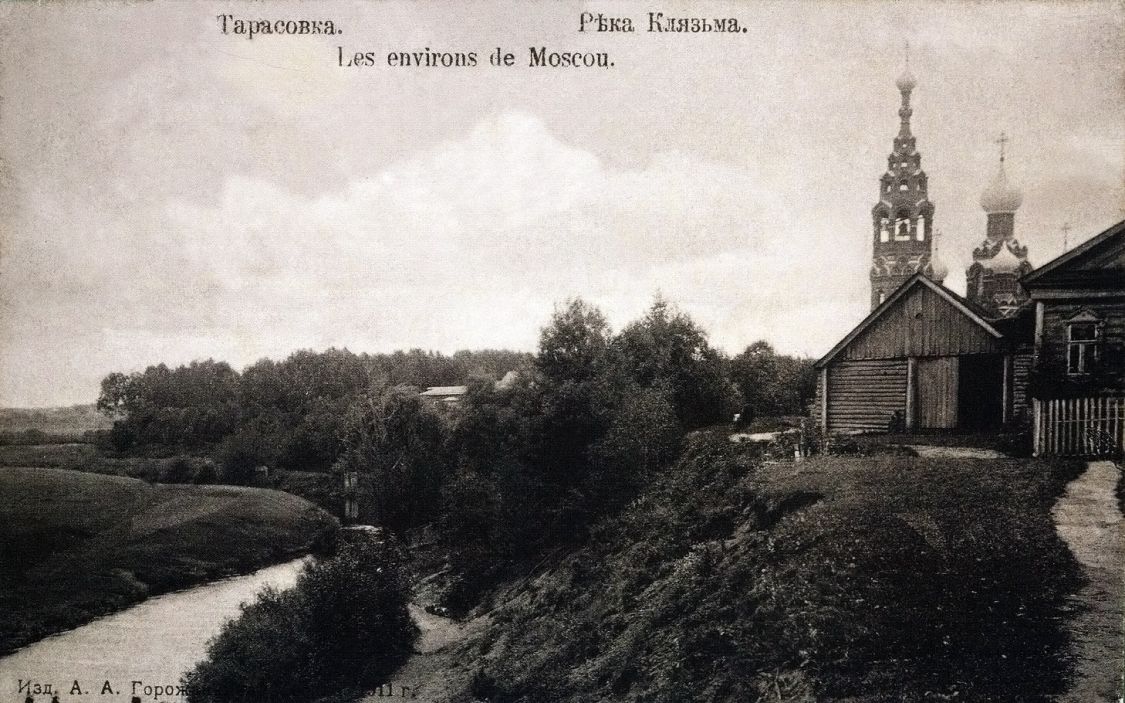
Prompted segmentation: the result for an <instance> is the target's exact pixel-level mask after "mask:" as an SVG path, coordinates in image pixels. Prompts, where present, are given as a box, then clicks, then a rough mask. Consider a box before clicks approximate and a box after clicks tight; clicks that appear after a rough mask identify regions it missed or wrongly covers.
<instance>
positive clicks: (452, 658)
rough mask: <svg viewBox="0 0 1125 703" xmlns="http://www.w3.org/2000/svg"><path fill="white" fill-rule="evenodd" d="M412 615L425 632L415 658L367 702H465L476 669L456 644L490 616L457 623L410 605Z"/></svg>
mask: <svg viewBox="0 0 1125 703" xmlns="http://www.w3.org/2000/svg"><path fill="white" fill-rule="evenodd" d="M410 615H411V616H412V617H413V618H414V622H416V623H417V624H418V628H419V629H420V630H421V631H422V634H421V636H420V637H419V638H418V643H417V644H416V645H415V650H416V651H415V654H414V656H412V657H410V659H408V660H407V661H406V663H405V664H403V665H402V667H401V668H400V669H399V670H398V671H396V672H395V675H394V677H392V679H391V680H390V681H389V682H388V683H385V684H383V686H382V688H381V689H376V690H375V691H373V692H371V693H369V694H368V695H367V697H366V698H364V699H363V703H383V702H384V701H387V700H388V699H390V700H395V699H400V698H401V699H404V700H414V701H422V702H424V703H452V702H453V701H459V700H464V699H465V696H466V691H467V690H468V688H469V683H470V681H471V679H472V675H473V671H474V670H473V669H472V668H471V667H470V665H469V663H468V662H466V661H465V659H464V657H462V656H459V654H460V653H459V652H458V651H457V648H456V647H453V646H452V645H455V644H458V643H460V642H461V641H462V640H464V639H465V638H466V637H468V636H469V635H470V634H472V633H474V632H476V631H477V630H479V629H480V628H482V627H483V626H484V624H485V621H486V620H487V617H481V618H476V619H473V620H467V621H465V622H457V621H456V620H452V619H450V618H443V617H441V616H439V615H433V614H432V613H428V612H426V611H425V609H423V608H422V607H421V606H419V605H418V604H416V603H411V604H410Z"/></svg>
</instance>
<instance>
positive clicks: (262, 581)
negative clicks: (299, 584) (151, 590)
mask: <svg viewBox="0 0 1125 703" xmlns="http://www.w3.org/2000/svg"><path fill="white" fill-rule="evenodd" d="M304 561H305V560H304V559H296V560H294V561H290V562H287V563H285V564H279V565H277V566H271V567H268V568H265V569H262V570H260V571H256V572H254V573H252V574H248V575H246V576H237V577H234V578H229V579H224V580H222V581H215V582H212V583H208V584H204V585H202V586H196V587H195V588H191V589H188V590H185V591H177V592H175V593H169V594H166V595H163V596H157V597H155V598H150V599H149V600H146V601H144V602H143V603H140V604H138V605H135V606H133V607H132V608H129V609H127V610H123V611H121V612H119V613H115V614H113V615H109V616H107V617H104V618H101V619H99V620H95V621H94V622H91V623H89V624H88V625H83V626H82V627H79V628H77V629H74V630H70V631H68V632H63V633H60V634H57V635H52V636H51V637H48V638H46V639H44V640H40V641H39V642H36V643H35V644H31V645H28V646H27V647H24V648H23V649H20V650H18V651H16V652H15V653H13V654H11V655H9V656H6V657H3V658H0V703H7V701H12V702H13V703H23V701H24V697H25V696H26V695H27V690H26V689H24V690H23V691H22V692H21V691H20V690H19V689H20V680H21V679H22V680H23V682H25V683H26V682H27V681H29V680H30V681H34V682H35V683H37V684H40V685H41V686H42V685H45V684H51V688H52V690H53V691H56V692H57V693H58V694H59V700H60V701H65V703H87V702H89V703H93V702H94V701H97V702H98V703H118V701H124V702H126V703H128V701H130V700H131V698H132V696H133V695H138V696H140V697H141V700H142V701H145V703H148V702H149V701H161V700H166V701H182V700H183V698H182V697H181V696H176V695H170V696H169V695H162V696H159V697H156V696H155V695H154V694H155V693H156V689H155V687H156V686H167V687H170V688H174V687H175V686H176V685H177V684H178V683H179V680H180V675H181V674H183V673H184V672H185V671H187V670H189V669H191V667H192V666H193V665H194V664H195V663H196V662H198V661H199V660H200V659H202V658H203V656H204V654H205V651H206V645H207V641H208V640H209V639H210V638H211V637H213V636H214V635H215V634H216V633H218V631H219V628H220V627H221V626H222V624H223V623H224V622H225V621H227V620H229V619H230V618H232V617H234V616H235V615H237V614H238V606H239V604H240V603H242V602H246V601H250V600H253V598H254V595H255V594H256V593H257V592H258V591H259V590H260V589H261V588H262V587H263V586H265V585H267V584H269V585H272V586H275V587H278V588H288V587H290V586H292V585H293V583H294V582H295V581H296V580H297V574H298V573H300V570H301V566H302V564H303V563H304ZM75 681H77V682H78V688H80V689H81V690H82V693H81V694H78V693H75V694H73V695H70V692H71V691H72V690H74V682H75ZM107 681H108V682H109V688H110V689H112V691H113V694H112V695H111V694H109V693H108V692H107V693H104V694H103V693H102V691H103V690H104V689H105V684H106V682H107ZM135 682H140V683H135ZM146 687H149V688H148V689H147V690H146ZM146 693H147V695H146ZM35 700H36V703H48V702H49V701H50V700H51V696H50V695H38V696H36V697H35Z"/></svg>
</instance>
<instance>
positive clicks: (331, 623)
mask: <svg viewBox="0 0 1125 703" xmlns="http://www.w3.org/2000/svg"><path fill="white" fill-rule="evenodd" d="M403 561H404V559H403V554H402V552H401V550H400V549H399V548H398V547H397V546H396V545H395V543H394V542H393V541H389V540H376V539H374V538H360V539H357V540H355V541H352V542H350V543H347V544H343V545H342V546H341V547H340V549H339V551H338V552H336V553H335V554H334V555H333V556H332V557H330V558H325V559H321V560H319V561H314V562H310V563H308V564H306V566H305V569H304V571H303V572H302V573H301V575H300V576H299V577H298V578H297V584H296V585H295V586H294V587H293V588H291V589H288V590H285V591H276V590H273V589H266V590H264V591H263V592H262V593H260V594H259V595H258V597H257V599H256V600H255V601H254V602H253V603H250V604H245V605H243V606H242V614H241V616H240V617H239V618H238V619H236V620H233V621H230V622H228V623H227V624H226V625H225V626H224V627H223V629H222V632H220V633H219V635H218V636H217V637H216V638H215V639H214V640H213V641H212V642H211V643H210V645H209V646H208V648H207V660H206V661H204V662H202V663H200V664H199V665H198V666H196V668H195V669H193V670H192V671H191V672H189V673H188V674H187V675H186V676H185V677H184V684H185V687H186V689H187V695H188V697H189V699H190V700H192V701H194V702H196V703H228V702H229V701H260V702H261V703H289V702H293V703H297V702H300V703H305V702H307V701H312V700H317V699H320V698H322V697H324V696H325V694H326V693H330V692H344V691H351V692H353V693H362V692H363V691H365V690H367V689H368V688H370V687H374V686H376V685H378V684H380V683H382V682H383V681H384V680H385V679H386V677H387V676H388V675H389V674H391V673H392V672H393V671H394V670H395V669H396V668H397V667H398V666H399V665H400V664H401V663H402V662H403V661H404V660H405V659H406V657H407V656H408V655H409V654H410V652H411V651H412V649H413V647H412V645H413V643H414V639H415V638H416V637H417V635H418V630H417V627H415V625H414V623H413V622H412V621H411V619H410V613H409V611H408V610H407V602H408V595H409V584H408V583H407V581H406V578H405V576H404V573H405V572H404V570H403Z"/></svg>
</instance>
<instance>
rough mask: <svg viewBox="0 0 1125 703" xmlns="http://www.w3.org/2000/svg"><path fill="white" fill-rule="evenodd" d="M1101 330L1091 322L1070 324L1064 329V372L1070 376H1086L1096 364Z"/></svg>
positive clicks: (1095, 323) (1096, 324) (1083, 321)
mask: <svg viewBox="0 0 1125 703" xmlns="http://www.w3.org/2000/svg"><path fill="white" fill-rule="evenodd" d="M1100 332H1101V330H1100V329H1098V323H1097V322H1094V321H1092V320H1082V321H1075V322H1071V323H1070V324H1069V325H1067V327H1066V336H1067V345H1066V372H1067V373H1068V374H1072V375H1078V374H1087V373H1090V372H1091V371H1093V370H1094V367H1095V366H1096V365H1097V363H1098V346H1099V342H1100V341H1101V339H1100V336H1101V335H1100Z"/></svg>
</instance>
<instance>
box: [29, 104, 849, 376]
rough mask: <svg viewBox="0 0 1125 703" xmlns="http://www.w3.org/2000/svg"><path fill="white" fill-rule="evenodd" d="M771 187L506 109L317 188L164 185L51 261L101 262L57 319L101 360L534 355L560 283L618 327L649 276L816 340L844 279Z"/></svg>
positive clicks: (240, 182) (776, 334)
mask: <svg viewBox="0 0 1125 703" xmlns="http://www.w3.org/2000/svg"><path fill="white" fill-rule="evenodd" d="M769 192H770V185H769V184H768V183H764V182H762V181H761V176H759V175H757V174H754V173H752V172H750V171H749V170H747V169H740V168H736V167H733V166H730V165H728V164H721V163H717V162H708V161H704V160H700V159H696V158H693V157H690V156H688V155H685V154H681V153H674V152H669V153H660V154H657V155H656V156H654V157H653V158H652V160H651V161H650V163H649V164H647V165H646V166H645V167H644V168H641V169H621V168H614V167H611V166H608V165H606V164H605V163H603V162H601V161H600V160H599V159H598V158H597V157H595V156H594V155H593V154H591V153H590V152H588V151H585V150H583V149H581V148H578V147H576V146H573V145H570V144H566V143H564V142H562V141H561V140H559V139H558V138H557V137H556V136H555V135H553V134H552V133H551V132H550V131H549V130H548V129H547V127H546V126H545V125H544V123H543V122H542V121H541V120H539V119H538V118H536V117H535V116H534V115H531V114H529V113H526V112H518V111H507V112H503V113H500V114H497V115H494V116H492V117H490V118H488V119H486V120H484V121H482V122H481V123H480V124H478V125H476V126H475V127H473V128H472V129H471V130H469V131H468V133H467V134H465V135H464V137H463V138H462V139H460V140H455V141H449V142H446V143H442V144H439V145H438V146H436V147H433V148H431V149H428V150H426V151H424V152H423V153H421V154H419V155H418V156H416V157H414V158H411V159H408V160H406V161H403V162H400V163H398V164H394V165H392V166H389V167H388V168H386V169H385V170H382V171H380V172H377V173H373V174H370V175H369V176H367V177H361V178H357V179H356V180H354V181H352V182H351V183H349V184H347V185H346V186H345V187H343V188H342V189H339V190H337V191H333V192H328V193H324V194H322V195H318V196H309V195H305V194H301V193H296V192H293V191H291V190H289V189H287V188H286V187H284V186H282V185H279V184H277V183H274V182H271V181H269V180H265V179H262V178H258V177H248V176H235V177H231V178H229V179H227V180H226V182H225V184H224V186H223V188H222V191H221V193H220V195H219V197H218V198H217V199H216V200H215V201H214V202H212V203H204V204H200V203H198V202H196V201H189V200H186V199H173V200H172V201H170V202H169V203H167V204H166V205H165V206H164V207H163V208H162V210H161V211H159V212H157V213H156V214H152V215H150V218H149V220H148V221H147V222H144V223H143V224H142V226H140V227H138V226H137V225H138V222H137V221H136V220H134V221H133V223H132V224H133V228H132V230H131V233H130V235H129V237H128V241H129V243H130V247H128V248H123V249H117V250H116V251H114V252H112V254H111V252H110V251H109V249H110V248H111V246H112V245H111V244H110V242H112V241H113V237H110V236H106V237H99V236H98V235H97V234H96V232H97V231H106V230H108V231H113V230H115V228H117V227H120V228H126V227H127V225H126V224H125V223H124V222H116V221H115V220H114V218H113V217H109V218H108V219H107V220H106V221H105V222H104V226H103V228H99V229H98V230H95V234H94V235H93V236H92V237H90V238H88V239H87V240H85V242H84V243H81V244H79V245H78V246H77V247H75V248H73V249H71V250H70V251H69V256H70V258H69V259H68V258H66V254H64V259H63V260H60V261H58V262H56V263H57V264H58V265H60V266H62V267H63V268H68V267H70V268H72V269H73V270H75V271H76V272H77V271H79V270H80V269H82V268H83V267H84V266H86V265H87V263H85V262H90V261H97V262H99V265H100V266H101V267H103V270H102V271H100V272H99V275H97V276H90V275H88V274H89V272H87V275H77V276H76V277H75V280H76V281H79V282H81V283H80V284H81V285H90V286H91V289H90V290H89V291H88V293H89V294H90V295H95V296H98V298H99V299H100V300H101V301H102V304H101V305H99V306H97V307H95V308H92V309H91V308H88V307H81V308H78V307H74V308H67V307H66V306H65V305H62V306H60V307H59V308H56V309H53V310H51V311H50V316H49V320H50V323H49V324H51V325H60V324H68V325H70V326H71V327H72V329H71V330H70V331H69V334H70V336H71V337H78V340H77V343H81V344H90V345H91V346H92V347H96V351H95V350H94V349H91V350H90V352H89V354H88V355H86V356H85V357H84V358H86V359H89V360H91V361H93V362H94V363H93V364H92V366H94V367H98V366H99V365H103V364H107V363H118V364H124V365H125V366H129V367H139V366H143V365H144V364H147V363H155V362H158V361H165V362H169V363H180V362H184V361H187V360H190V359H192V358H198V357H207V356H214V357H218V358H225V359H228V360H230V361H231V362H233V363H235V364H246V363H249V362H251V361H253V360H254V359H256V358H258V357H260V356H262V355H272V356H281V355H284V354H286V353H288V352H289V351H291V350H292V349H294V348H296V347H299V346H311V347H326V346H347V347H349V348H351V349H354V350H370V351H384V350H391V349H395V348H408V347H424V348H434V349H440V350H444V351H447V352H451V351H454V350H456V349H458V348H472V347H489V346H492V347H495V346H508V347H514V348H521V349H531V348H534V345H535V342H536V339H537V335H538V329H539V327H540V326H541V325H542V324H543V323H544V322H545V321H546V320H547V319H548V317H549V315H550V313H551V310H552V307H553V305H554V304H555V303H557V302H559V301H561V300H563V299H565V298H568V297H572V296H584V297H586V298H588V299H590V300H591V301H593V302H595V303H597V304H599V305H601V306H602V307H603V308H604V309H605V310H606V312H607V314H608V315H609V317H610V319H611V321H612V322H613V323H614V325H615V326H616V327H621V326H622V325H624V324H625V323H626V322H628V321H629V320H631V319H633V318H635V317H636V316H638V315H640V314H641V313H642V312H643V310H644V308H645V307H646V306H647V305H648V304H649V303H650V302H651V299H652V296H653V295H654V294H655V293H657V292H658V291H660V292H662V293H663V294H664V295H665V296H666V297H668V298H670V299H671V300H673V301H674V302H678V303H679V304H680V305H681V306H682V307H683V308H684V309H685V310H686V311H687V312H689V313H690V314H692V315H693V316H695V317H696V318H697V319H698V321H699V322H700V323H701V324H703V325H704V326H705V327H707V328H708V329H709V330H710V331H711V332H712V334H713V336H714V338H715V339H716V341H718V342H720V343H722V344H724V345H726V346H728V347H730V348H731V349H732V350H733V351H737V349H738V348H739V347H740V346H741V345H745V344H748V343H749V342H751V341H753V340H755V339H759V338H771V339H775V340H779V341H780V342H781V346H783V347H788V348H792V349H795V350H799V351H810V349H809V347H808V344H809V342H808V335H803V336H804V337H805V339H799V337H801V336H802V335H796V334H793V333H792V330H799V329H801V328H802V326H803V320H805V319H806V317H807V316H808V315H809V312H808V311H809V308H808V305H809V303H810V301H812V300H813V299H817V298H828V299H831V297H832V296H830V295H828V292H829V291H832V290H840V289H841V288H846V287H847V285H848V284H847V281H845V280H843V279H844V278H845V276H844V274H843V273H842V270H841V269H837V268H833V269H827V270H823V271H821V272H820V275H817V276H815V277H814V278H813V281H812V283H810V281H809V273H810V264H811V263H812V262H814V261H815V258H814V256H815V254H814V252H815V251H816V249H817V242H818V241H823V232H820V231H818V229H817V228H816V227H811V228H806V227H799V226H795V224H794V223H793V222H790V221H788V220H787V219H786V215H785V211H784V210H783V209H778V208H775V207H774V206H773V205H772V202H773V201H772V199H771V198H770V197H769V196H768V193H769ZM145 225H147V226H145ZM779 232H782V233H785V236H783V237H779V236H777V235H778V233H779ZM56 253H57V252H56ZM106 281H112V290H110V289H109V288H108V287H103V288H98V283H99V282H101V283H102V285H103V286H104V285H105V284H104V282H106ZM51 299H52V297H51V296H46V297H45V298H44V300H47V301H49V300H51ZM58 299H59V300H69V297H66V296H64V297H61V298H58ZM829 307H830V308H833V309H834V311H835V312H836V313H838V312H840V309H841V307H840V306H832V305H829ZM817 314H818V313H815V312H814V313H813V315H814V317H815V316H816V315H817ZM787 330H789V332H787ZM25 332H27V333H29V334H30V333H31V330H27V329H25ZM832 334H833V332H832V331H831V330H829V331H828V332H826V335H827V336H825V340H822V341H823V342H824V343H826V342H827V340H828V339H830V336H831V335H832ZM788 343H792V345H793V346H791V347H790V346H789V344H788ZM814 343H815V342H814ZM31 349H33V347H28V348H27V351H30V350H31ZM38 351H40V352H41V351H42V349H39V350H38ZM25 353H27V352H26V351H25ZM48 354H50V352H48ZM8 363H14V362H13V360H12V358H11V357H9V359H8ZM13 367H14V366H13ZM100 370H101V372H105V371H107V370H109V369H108V368H104V367H103V368H101V369H100ZM73 371H74V369H68V372H73ZM90 373H92V371H87V372H86V373H85V374H80V375H89V374H90Z"/></svg>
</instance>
